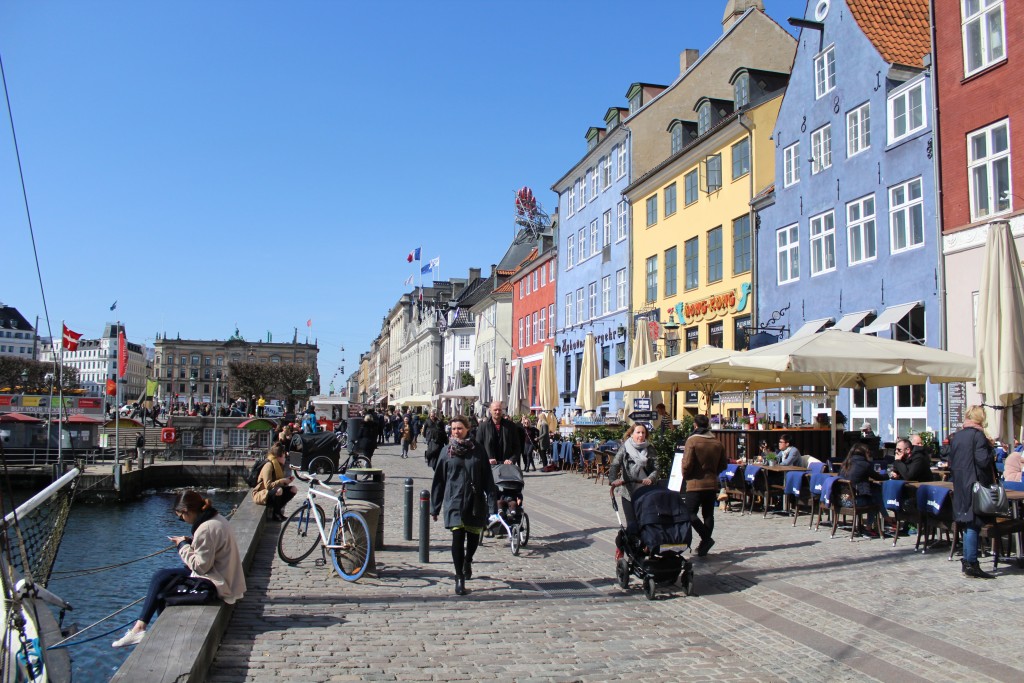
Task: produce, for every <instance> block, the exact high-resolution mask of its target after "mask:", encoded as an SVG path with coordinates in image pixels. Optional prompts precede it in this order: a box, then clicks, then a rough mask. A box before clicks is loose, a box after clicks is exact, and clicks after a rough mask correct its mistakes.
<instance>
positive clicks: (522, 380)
mask: <svg viewBox="0 0 1024 683" xmlns="http://www.w3.org/2000/svg"><path fill="white" fill-rule="evenodd" d="M508 412H509V413H510V414H512V415H517V414H525V413H528V412H530V406H529V403H528V402H527V400H526V377H525V375H524V374H523V359H522V358H516V359H515V361H513V363H512V386H511V387H510V388H509V391H508Z"/></svg>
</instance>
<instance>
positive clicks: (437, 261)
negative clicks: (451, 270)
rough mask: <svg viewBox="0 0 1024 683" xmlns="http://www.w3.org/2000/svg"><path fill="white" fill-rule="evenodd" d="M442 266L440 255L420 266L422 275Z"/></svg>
mask: <svg viewBox="0 0 1024 683" xmlns="http://www.w3.org/2000/svg"><path fill="white" fill-rule="evenodd" d="M440 267H441V257H440V256H438V257H436V258H432V259H430V261H428V262H427V265H425V266H423V267H422V268H420V274H421V275H426V274H427V273H429V272H430V271H432V270H433V271H436V270H437V269H438V268H440Z"/></svg>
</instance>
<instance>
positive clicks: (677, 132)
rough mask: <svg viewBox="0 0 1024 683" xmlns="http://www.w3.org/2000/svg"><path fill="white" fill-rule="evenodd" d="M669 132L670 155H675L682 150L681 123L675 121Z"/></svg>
mask: <svg viewBox="0 0 1024 683" xmlns="http://www.w3.org/2000/svg"><path fill="white" fill-rule="evenodd" d="M670 131H671V134H672V154H675V153H676V152H678V151H679V150H681V149H682V148H683V123H682V122H681V121H676V122H675V123H673V124H672V128H671V129H670Z"/></svg>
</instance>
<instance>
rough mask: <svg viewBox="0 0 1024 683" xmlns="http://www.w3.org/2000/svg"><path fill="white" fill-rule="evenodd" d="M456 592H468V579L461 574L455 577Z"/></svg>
mask: <svg viewBox="0 0 1024 683" xmlns="http://www.w3.org/2000/svg"><path fill="white" fill-rule="evenodd" d="M455 594H456V595H465V594H466V580H465V579H464V578H462V577H461V576H456V577H455Z"/></svg>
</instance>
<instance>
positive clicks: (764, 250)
mask: <svg viewBox="0 0 1024 683" xmlns="http://www.w3.org/2000/svg"><path fill="white" fill-rule="evenodd" d="M794 23H796V24H797V25H799V26H800V27H801V30H800V36H799V45H798V48H797V53H796V58H795V60H794V64H793V72H792V77H791V78H790V81H789V87H788V89H787V90H786V95H785V98H784V100H783V103H782V107H781V110H780V112H779V117H778V123H777V124H776V129H775V133H774V140H775V154H776V162H775V164H776V165H775V168H776V174H775V186H774V191H773V192H767V193H763V195H762V196H761V197H758V198H755V201H754V207H755V209H756V210H758V221H757V230H758V233H757V254H758V258H757V266H756V267H757V274H756V283H757V286H756V296H757V310H758V327H759V328H761V330H762V331H767V332H770V333H773V334H775V335H777V336H780V337H782V338H792V337H798V336H801V335H807V334H813V333H815V332H817V331H819V330H821V329H824V328H827V327H835V328H838V329H843V330H847V331H851V332H860V333H862V334H876V335H878V336H881V337H886V338H892V339H899V340H903V341H911V342H915V343H919V344H927V345H929V346H936V347H937V346H939V344H940V330H939V325H940V315H939V312H940V311H939V306H940V305H941V298H940V290H939V271H938V267H939V266H938V263H939V261H938V258H939V234H938V227H937V222H936V216H935V182H934V177H935V174H934V166H933V159H932V157H933V144H934V143H933V135H932V124H933V123H934V122H933V121H932V120H931V118H932V108H931V105H930V103H931V101H932V96H933V93H932V81H931V78H930V76H929V71H928V68H927V66H926V64H927V63H929V61H930V60H929V57H928V55H929V52H930V50H931V47H930V36H929V28H928V27H929V21H928V2H927V0H901V1H900V2H881V1H880V0H810V1H809V2H808V3H807V11H806V15H805V17H804V19H803V20H800V21H799V22H794ZM836 407H837V409H838V410H840V411H842V412H843V413H845V414H846V415H847V416H848V421H847V427H848V428H849V429H859V428H860V427H861V425H862V424H864V423H865V422H867V423H870V424H871V425H872V428H873V430H874V431H875V433H877V434H878V435H879V436H880V437H881V438H882V441H892V440H894V439H895V438H896V437H898V436H906V435H909V434H911V433H913V432H919V431H924V430H926V429H930V430H932V431H938V430H939V429H940V428H941V417H940V416H941V415H942V413H943V411H942V406H941V405H940V391H939V387H937V386H934V385H921V386H915V387H899V388H892V389H877V390H858V391H849V390H847V391H843V392H841V393H840V395H839V399H838V402H837V406H836ZM759 409H761V410H764V409H766V410H767V412H768V413H770V414H772V415H774V416H775V419H777V420H782V421H785V416H786V415H787V414H788V415H789V418H790V419H789V422H790V423H792V424H800V423H808V422H813V421H814V418H815V417H816V416H817V415H818V414H819V413H827V412H828V409H827V403H825V400H824V399H821V401H820V402H816V400H809V401H808V400H798V399H793V400H781V399H780V400H771V401H769V402H768V404H767V406H764V405H762V406H759Z"/></svg>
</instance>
